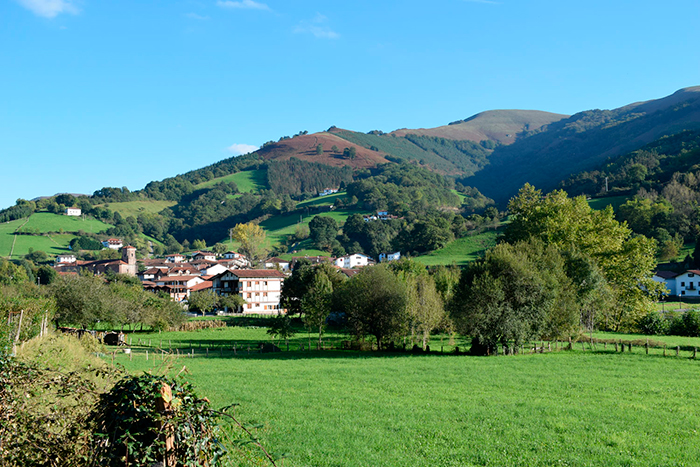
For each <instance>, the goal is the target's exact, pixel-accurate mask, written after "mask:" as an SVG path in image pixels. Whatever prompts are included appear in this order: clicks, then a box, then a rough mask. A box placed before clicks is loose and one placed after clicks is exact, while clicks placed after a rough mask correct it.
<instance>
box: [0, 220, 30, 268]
mask: <svg viewBox="0 0 700 467" xmlns="http://www.w3.org/2000/svg"><path fill="white" fill-rule="evenodd" d="M26 221H27V219H17V220H14V221H10V222H4V223H2V224H0V256H2V257H4V258H7V257H8V256H10V251H11V250H12V242H13V241H14V238H15V231H16V230H17V229H18V228H19V227H20V226H22V225H23V224H24V223H25V222H26Z"/></svg>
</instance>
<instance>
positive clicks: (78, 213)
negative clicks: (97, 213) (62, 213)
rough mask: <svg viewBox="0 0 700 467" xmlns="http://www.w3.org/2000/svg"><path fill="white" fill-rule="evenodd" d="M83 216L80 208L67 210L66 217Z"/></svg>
mask: <svg viewBox="0 0 700 467" xmlns="http://www.w3.org/2000/svg"><path fill="white" fill-rule="evenodd" d="M81 215H82V211H81V210H80V208H76V207H71V208H66V216H76V217H80V216H81Z"/></svg>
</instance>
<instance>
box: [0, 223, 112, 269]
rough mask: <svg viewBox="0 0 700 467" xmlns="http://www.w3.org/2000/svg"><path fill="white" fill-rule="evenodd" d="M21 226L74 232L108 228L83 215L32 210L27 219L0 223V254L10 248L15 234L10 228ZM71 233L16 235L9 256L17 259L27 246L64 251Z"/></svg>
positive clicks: (55, 253) (96, 230) (57, 251)
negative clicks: (70, 215)
mask: <svg viewBox="0 0 700 467" xmlns="http://www.w3.org/2000/svg"><path fill="white" fill-rule="evenodd" d="M20 227H22V228H23V229H28V228H31V229H39V231H40V232H42V233H45V232H58V231H60V230H64V231H66V232H77V231H78V230H84V231H85V232H95V233H97V232H101V231H103V230H105V229H107V228H109V225H108V224H105V223H103V222H101V221H98V220H96V219H90V218H89V219H86V220H83V219H82V218H77V217H68V216H64V215H61V214H52V213H48V212H38V213H34V214H32V215H31V216H30V217H29V218H28V219H18V220H16V221H12V222H8V223H5V224H0V256H2V257H5V258H7V257H9V255H10V251H11V249H12V242H13V240H14V238H15V235H14V232H15V231H16V230H17V229H18V228H20ZM74 237H75V236H74V235H71V234H55V235H50V236H49V235H17V237H16V240H14V241H15V247H14V251H13V252H12V259H20V258H21V257H22V256H24V255H25V254H27V253H29V249H30V248H33V249H34V250H41V251H45V252H46V253H48V254H49V255H50V256H53V255H57V254H60V253H65V252H67V251H69V250H68V244H69V243H70V241H71V240H72V239H73V238H74Z"/></svg>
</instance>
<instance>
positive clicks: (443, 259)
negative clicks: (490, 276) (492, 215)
mask: <svg viewBox="0 0 700 467" xmlns="http://www.w3.org/2000/svg"><path fill="white" fill-rule="evenodd" d="M497 235H498V232H496V231H492V230H490V231H486V232H483V233H481V234H478V235H474V236H471V237H462V238H458V239H457V240H455V241H453V242H450V243H449V244H447V246H446V247H445V248H441V249H439V250H435V251H433V252H430V253H428V254H427V255H423V256H418V257H416V258H414V259H415V260H416V261H418V262H420V263H423V264H425V265H426V266H437V265H450V264H453V263H455V264H457V265H464V264H467V263H469V262H471V261H474V260H475V259H477V258H480V257H482V256H483V255H484V253H485V252H486V250H487V249H489V248H492V247H494V246H496V237H497Z"/></svg>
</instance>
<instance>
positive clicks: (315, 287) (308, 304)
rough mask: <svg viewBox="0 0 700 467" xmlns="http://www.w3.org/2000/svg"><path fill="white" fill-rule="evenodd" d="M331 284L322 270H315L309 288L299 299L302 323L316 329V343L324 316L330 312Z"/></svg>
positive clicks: (321, 332)
mask: <svg viewBox="0 0 700 467" xmlns="http://www.w3.org/2000/svg"><path fill="white" fill-rule="evenodd" d="M332 295H333V284H332V283H331V280H330V279H329V278H328V276H327V275H326V274H325V273H324V272H323V271H316V274H315V275H314V279H313V282H312V283H311V286H310V287H309V290H308V291H307V293H306V294H305V295H304V298H302V300H301V309H302V310H303V312H304V324H305V325H306V327H307V329H309V330H311V329H318V345H319V346H320V345H321V338H322V336H323V329H324V328H325V327H326V318H328V315H329V314H330V312H331V300H332Z"/></svg>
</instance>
